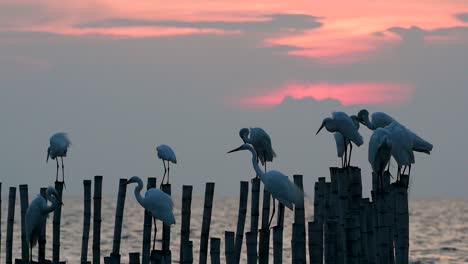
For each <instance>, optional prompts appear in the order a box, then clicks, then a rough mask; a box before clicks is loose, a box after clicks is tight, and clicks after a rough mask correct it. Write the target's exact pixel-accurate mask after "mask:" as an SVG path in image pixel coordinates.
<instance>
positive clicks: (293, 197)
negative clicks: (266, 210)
mask: <svg viewBox="0 0 468 264" xmlns="http://www.w3.org/2000/svg"><path fill="white" fill-rule="evenodd" d="M240 150H248V151H250V152H251V153H252V165H253V167H254V170H255V172H256V173H257V175H258V177H259V178H260V180H261V181H262V182H263V184H264V185H265V189H266V190H268V192H270V193H271V196H272V197H273V213H272V215H271V218H270V221H269V222H268V227H270V225H271V221H272V220H273V216H274V215H275V199H276V200H278V202H280V203H282V204H283V205H284V206H286V207H287V208H289V209H291V210H293V205H296V204H298V203H300V202H302V199H301V196H303V195H304V193H303V192H302V191H301V190H300V189H299V187H297V186H296V185H295V184H294V183H293V182H291V181H290V180H289V178H288V177H287V176H286V175H284V174H283V173H281V172H279V171H275V170H270V171H267V172H263V171H262V169H260V166H259V165H258V162H257V152H256V151H255V149H254V147H253V146H252V145H250V144H243V145H241V146H240V147H238V148H236V149H233V150H231V151H229V152H228V153H232V152H236V151H240Z"/></svg>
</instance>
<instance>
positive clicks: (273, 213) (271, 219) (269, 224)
mask: <svg viewBox="0 0 468 264" xmlns="http://www.w3.org/2000/svg"><path fill="white" fill-rule="evenodd" d="M272 200H273V212H272V213H271V217H270V221H268V228H270V226H271V221H273V216H274V215H275V211H276V208H275V198H273V199H272Z"/></svg>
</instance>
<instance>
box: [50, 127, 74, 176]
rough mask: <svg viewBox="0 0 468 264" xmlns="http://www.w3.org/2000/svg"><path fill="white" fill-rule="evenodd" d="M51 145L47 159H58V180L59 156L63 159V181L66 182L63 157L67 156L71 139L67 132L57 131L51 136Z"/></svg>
mask: <svg viewBox="0 0 468 264" xmlns="http://www.w3.org/2000/svg"><path fill="white" fill-rule="evenodd" d="M49 141H50V146H49V148H47V159H46V162H48V161H49V157H50V158H51V159H55V160H56V161H57V173H56V175H55V181H58V173H59V161H58V157H60V159H61V160H62V182H65V168H64V166H63V157H66V156H67V151H68V147H69V146H70V145H71V141H70V139H69V138H68V135H67V134H66V133H56V134H54V135H52V137H51V138H50V140H49Z"/></svg>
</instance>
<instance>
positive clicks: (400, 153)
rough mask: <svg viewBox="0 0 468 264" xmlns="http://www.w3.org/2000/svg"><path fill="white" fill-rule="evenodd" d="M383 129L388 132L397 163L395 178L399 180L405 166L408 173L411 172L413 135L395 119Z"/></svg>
mask: <svg viewBox="0 0 468 264" xmlns="http://www.w3.org/2000/svg"><path fill="white" fill-rule="evenodd" d="M385 129H386V130H387V131H388V132H389V133H390V139H391V141H392V156H393V158H394V159H395V161H396V162H397V164H398V172H397V180H399V178H400V175H401V174H404V173H405V171H406V169H407V168H409V171H408V175H409V174H410V173H411V164H413V163H414V154H413V137H412V135H411V133H410V131H409V130H408V129H407V128H405V127H404V126H403V125H401V124H400V123H398V122H395V121H394V122H392V123H390V125H388V126H386V127H385ZM402 168H403V172H402V170H401V169H402Z"/></svg>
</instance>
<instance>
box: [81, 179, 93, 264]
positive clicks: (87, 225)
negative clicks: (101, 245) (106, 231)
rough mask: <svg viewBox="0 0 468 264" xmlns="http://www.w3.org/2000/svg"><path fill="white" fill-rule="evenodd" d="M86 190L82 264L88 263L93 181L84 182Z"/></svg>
mask: <svg viewBox="0 0 468 264" xmlns="http://www.w3.org/2000/svg"><path fill="white" fill-rule="evenodd" d="M83 189H84V214H83V235H82V239H81V264H86V263H89V262H88V242H89V228H90V225H91V180H84V181H83Z"/></svg>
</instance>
